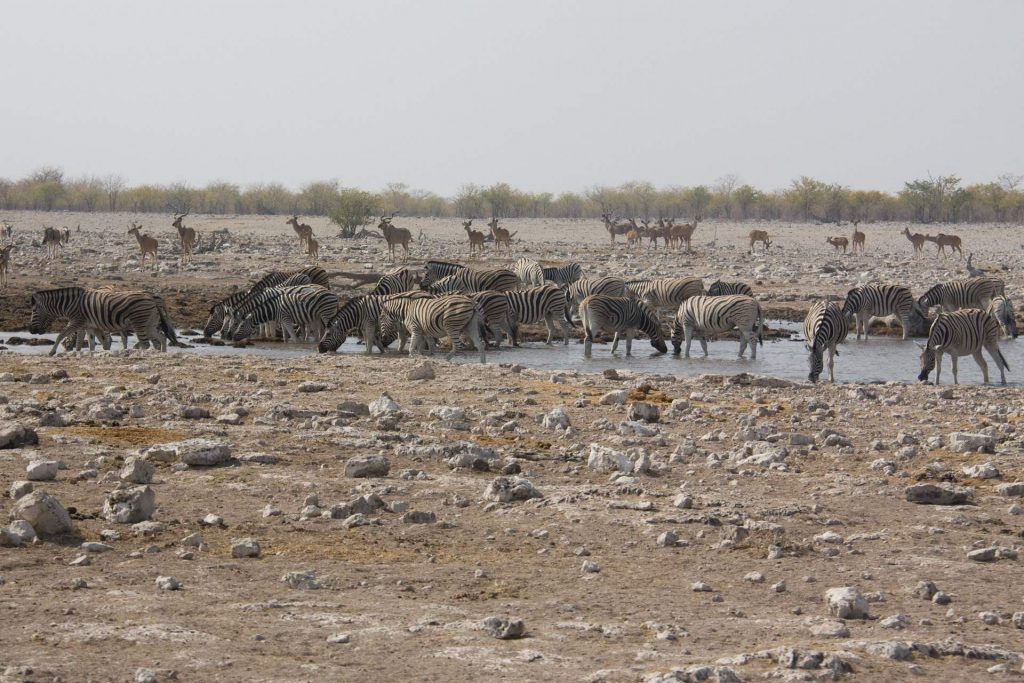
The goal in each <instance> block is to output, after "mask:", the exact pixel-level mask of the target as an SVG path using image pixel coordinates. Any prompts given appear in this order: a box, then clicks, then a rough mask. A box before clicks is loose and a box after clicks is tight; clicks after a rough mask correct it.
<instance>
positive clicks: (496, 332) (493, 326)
mask: <svg viewBox="0 0 1024 683" xmlns="http://www.w3.org/2000/svg"><path fill="white" fill-rule="evenodd" d="M470 298H471V299H473V301H475V302H476V303H477V306H479V308H480V312H481V314H482V315H483V319H482V320H481V323H482V324H483V328H484V333H483V338H484V341H485V342H486V341H487V338H488V337H489V336H492V335H493V337H494V348H500V347H501V336H502V334H505V335H506V336H507V337H508V338H509V341H510V342H511V340H512V337H513V335H512V316H511V311H510V309H509V305H508V299H507V298H506V297H505V292H494V291H490V290H487V291H483V292H477V293H476V294H473V295H471V296H470Z"/></svg>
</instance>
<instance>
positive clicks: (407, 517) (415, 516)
mask: <svg viewBox="0 0 1024 683" xmlns="http://www.w3.org/2000/svg"><path fill="white" fill-rule="evenodd" d="M436 521H437V515H435V514H434V513H433V512H429V511H414V510H410V511H409V512H406V513H405V514H404V515H402V523H403V524H433V523H434V522H436Z"/></svg>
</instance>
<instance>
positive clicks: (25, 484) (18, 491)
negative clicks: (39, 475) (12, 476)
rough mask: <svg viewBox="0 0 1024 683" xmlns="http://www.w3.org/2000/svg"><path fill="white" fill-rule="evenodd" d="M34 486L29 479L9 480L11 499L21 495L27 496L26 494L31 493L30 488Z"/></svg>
mask: <svg viewBox="0 0 1024 683" xmlns="http://www.w3.org/2000/svg"><path fill="white" fill-rule="evenodd" d="M34 488H35V485H34V484H32V482H30V481H14V482H11V488H10V491H9V495H10V496H11V498H12V499H13V500H18V499H19V498H21V497H22V496H27V495H28V494H30V493H32V490H33V489H34Z"/></svg>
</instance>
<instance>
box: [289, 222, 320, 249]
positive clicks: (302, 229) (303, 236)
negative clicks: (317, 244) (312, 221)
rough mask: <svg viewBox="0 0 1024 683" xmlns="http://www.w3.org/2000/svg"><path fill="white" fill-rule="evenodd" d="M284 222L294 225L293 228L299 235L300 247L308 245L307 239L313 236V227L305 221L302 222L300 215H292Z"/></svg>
mask: <svg viewBox="0 0 1024 683" xmlns="http://www.w3.org/2000/svg"><path fill="white" fill-rule="evenodd" d="M284 224H285V225H290V226H292V230H294V231H295V234H296V235H298V237H299V246H300V247H304V246H306V241H307V240H308V239H309V238H310V237H312V236H313V228H311V227H309V226H308V225H306V224H305V223H300V222H299V217H298V216H292V217H291V218H289V219H288V220H286V221H285V222H284Z"/></svg>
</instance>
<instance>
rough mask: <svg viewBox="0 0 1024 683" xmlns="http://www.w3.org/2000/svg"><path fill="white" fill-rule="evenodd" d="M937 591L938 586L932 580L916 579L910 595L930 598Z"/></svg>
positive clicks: (923, 598)
mask: <svg viewBox="0 0 1024 683" xmlns="http://www.w3.org/2000/svg"><path fill="white" fill-rule="evenodd" d="M938 592H939V589H938V587H937V586H936V585H935V583H934V582H932V581H918V583H917V585H916V586H914V590H913V591H911V595H913V596H914V597H915V598H921V599H922V600H931V599H932V596H934V595H935V594H936V593H938Z"/></svg>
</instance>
